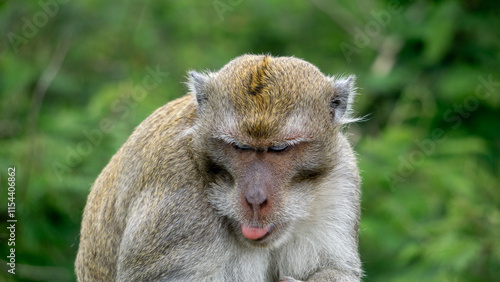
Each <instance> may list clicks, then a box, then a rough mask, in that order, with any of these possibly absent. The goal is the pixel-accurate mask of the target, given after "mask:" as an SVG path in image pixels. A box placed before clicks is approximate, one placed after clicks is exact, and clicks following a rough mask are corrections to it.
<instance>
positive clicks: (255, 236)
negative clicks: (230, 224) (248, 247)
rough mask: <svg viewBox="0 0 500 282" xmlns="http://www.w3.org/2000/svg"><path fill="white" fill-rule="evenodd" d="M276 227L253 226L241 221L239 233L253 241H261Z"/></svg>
mask: <svg viewBox="0 0 500 282" xmlns="http://www.w3.org/2000/svg"><path fill="white" fill-rule="evenodd" d="M275 229H276V225H268V226H264V227H254V226H250V225H246V224H244V223H241V233H242V234H243V236H245V238H247V239H250V240H253V241H262V240H264V239H265V238H267V237H268V236H269V235H271V233H273V231H274V230H275Z"/></svg>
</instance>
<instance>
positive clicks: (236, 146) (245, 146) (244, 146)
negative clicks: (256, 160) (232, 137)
mask: <svg viewBox="0 0 500 282" xmlns="http://www.w3.org/2000/svg"><path fill="white" fill-rule="evenodd" d="M233 146H234V148H236V149H238V150H253V148H252V147H250V146H248V145H243V144H234V145H233Z"/></svg>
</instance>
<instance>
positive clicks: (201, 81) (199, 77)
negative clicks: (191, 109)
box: [187, 71, 210, 110]
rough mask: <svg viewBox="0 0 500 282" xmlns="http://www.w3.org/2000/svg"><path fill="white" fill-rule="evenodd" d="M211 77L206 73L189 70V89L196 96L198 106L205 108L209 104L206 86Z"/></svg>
mask: <svg viewBox="0 0 500 282" xmlns="http://www.w3.org/2000/svg"><path fill="white" fill-rule="evenodd" d="M209 79H210V77H209V76H208V75H206V74H202V73H198V72H195V71H190V72H189V78H188V82H187V85H188V87H189V91H190V92H191V93H193V95H194V96H195V97H196V102H198V108H199V109H200V110H203V109H204V108H205V106H206V104H207V93H206V86H207V82H208V81H209Z"/></svg>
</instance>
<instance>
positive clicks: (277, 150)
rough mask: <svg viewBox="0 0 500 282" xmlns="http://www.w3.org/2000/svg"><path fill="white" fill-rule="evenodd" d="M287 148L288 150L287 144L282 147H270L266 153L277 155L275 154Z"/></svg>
mask: <svg viewBox="0 0 500 282" xmlns="http://www.w3.org/2000/svg"><path fill="white" fill-rule="evenodd" d="M287 148H288V145H287V144H283V145H279V146H271V147H269V148H268V151H269V152H274V153H277V152H283V151H285V150H286V149H287Z"/></svg>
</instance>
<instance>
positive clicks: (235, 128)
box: [212, 114, 318, 147]
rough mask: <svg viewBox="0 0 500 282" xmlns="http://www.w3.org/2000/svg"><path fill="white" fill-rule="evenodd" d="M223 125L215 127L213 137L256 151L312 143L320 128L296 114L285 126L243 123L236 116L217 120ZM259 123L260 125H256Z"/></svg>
mask: <svg viewBox="0 0 500 282" xmlns="http://www.w3.org/2000/svg"><path fill="white" fill-rule="evenodd" d="M216 120H220V121H222V122H215V123H214V124H213V126H214V127H213V130H212V132H213V137H214V138H216V139H220V140H224V141H225V142H226V143H229V144H244V145H251V146H253V147H269V146H273V145H276V144H283V143H286V144H289V145H293V144H296V143H300V142H304V141H310V140H313V139H314V138H315V135H317V132H315V131H314V130H315V128H317V126H318V124H317V123H316V122H315V121H314V118H312V117H309V116H308V115H306V114H293V115H290V116H288V118H287V119H284V120H282V122H281V123H279V124H278V123H274V124H273V123H272V122H271V123H269V122H268V123H266V121H265V120H263V119H261V120H258V119H250V121H242V120H240V118H238V117H237V116H236V115H230V116H226V117H225V118H224V119H216ZM256 121H257V122H256Z"/></svg>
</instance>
